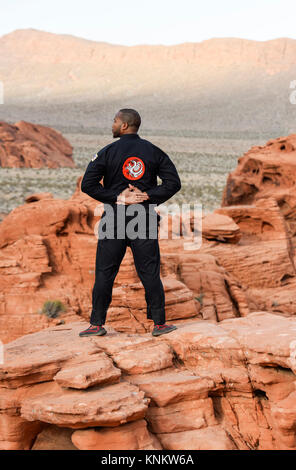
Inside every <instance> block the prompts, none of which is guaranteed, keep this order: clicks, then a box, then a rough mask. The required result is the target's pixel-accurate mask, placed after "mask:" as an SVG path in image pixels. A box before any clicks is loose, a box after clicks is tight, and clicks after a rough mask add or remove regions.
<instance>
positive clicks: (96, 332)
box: [79, 325, 107, 336]
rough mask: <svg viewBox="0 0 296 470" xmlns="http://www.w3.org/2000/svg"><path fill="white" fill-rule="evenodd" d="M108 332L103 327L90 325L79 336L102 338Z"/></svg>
mask: <svg viewBox="0 0 296 470" xmlns="http://www.w3.org/2000/svg"><path fill="white" fill-rule="evenodd" d="M106 333H107V331H106V330H105V328H104V327H103V326H101V325H90V326H89V327H88V328H87V329H86V330H84V331H81V332H80V333H79V336H102V335H105V334H106Z"/></svg>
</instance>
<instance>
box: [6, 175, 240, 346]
mask: <svg viewBox="0 0 296 470" xmlns="http://www.w3.org/2000/svg"><path fill="white" fill-rule="evenodd" d="M80 184H81V177H80V178H78V180H77V187H76V190H75V192H74V194H73V196H72V197H71V198H70V199H69V200H59V199H55V198H53V196H52V194H51V193H35V194H31V195H30V196H28V197H27V198H26V203H25V204H24V205H22V206H19V207H17V208H16V209H14V210H13V211H11V212H10V213H9V214H8V215H7V216H6V217H5V219H4V220H3V221H2V223H1V224H0V286H1V294H0V300H1V303H0V328H1V340H2V341H3V342H8V341H11V340H13V339H15V338H18V337H19V336H21V335H24V334H28V333H33V332H35V331H39V330H40V329H42V328H46V327H47V326H49V325H51V324H55V323H58V322H60V321H62V322H65V323H67V322H69V321H73V320H74V319H76V320H77V319H79V318H83V319H86V320H89V318H90V312H91V291H92V287H93V283H94V274H95V271H94V270H95V255H96V247H97V240H98V238H97V231H98V223H99V221H100V218H101V215H102V213H103V210H104V205H103V204H102V203H99V202H97V201H95V200H93V199H92V198H90V197H89V196H87V195H86V194H84V193H82V192H81V190H80ZM221 217H222V216H221ZM222 218H223V217H222ZM226 219H227V224H226V225H227V227H229V220H232V219H230V217H224V221H223V223H224V222H225V220H226ZM177 222H178V223H179V225H180V226H181V227H182V226H183V227H185V225H186V224H185V223H184V221H183V220H182V219H181V220H179V221H177ZM230 225H231V224H230ZM232 226H233V227H236V225H235V223H233V224H232ZM223 227H224V226H223V224H220V228H219V234H220V235H221V234H222V233H224V236H225V237H226V240H228V239H229V240H230V243H231V244H232V242H233V240H234V239H233V234H232V235H231V234H230V232H229V231H228V232H227V233H226V232H225V231H224V232H223V230H224V228H223ZM234 232H235V233H236V234H237V228H235V230H234ZM184 233H185V232H184ZM186 233H187V232H186ZM169 234H170V235H172V231H169ZM211 234H212V235H213V234H214V230H212V231H211ZM208 235H209V236H210V237H212V235H210V231H209V232H208ZM208 235H206V236H208ZM220 235H219V236H220ZM235 236H236V235H235ZM229 237H230V238H229ZM182 240H183V241H182ZM175 242H177V243H178V244H179V248H178V250H177V252H175ZM160 245H161V279H162V282H163V286H164V290H165V296H166V316H167V320H171V321H174V322H175V323H178V322H180V321H190V319H192V318H196V319H212V320H213V321H220V320H221V319H223V318H229V317H234V316H241V315H245V314H246V313H248V306H247V301H246V298H245V293H244V291H243V288H242V287H241V286H240V284H239V282H238V281H236V280H234V279H233V278H232V276H231V275H230V274H229V273H228V272H226V270H225V269H224V268H223V267H220V266H218V265H217V264H216V263H215V258H214V257H213V256H212V258H211V263H209V257H208V256H207V255H204V254H202V253H199V254H197V253H196V250H195V251H191V250H189V251H188V250H187V249H186V247H185V244H184V239H183V238H179V239H177V240H174V239H173V238H170V239H160ZM210 266H211V267H210ZM190 271H191V274H190ZM77 286H79V289H77ZM47 300H60V301H61V302H62V303H63V304H64V305H65V308H66V311H65V312H62V313H60V315H59V317H58V318H49V317H47V316H46V315H41V314H40V311H41V309H42V307H43V305H44V302H45V301H47ZM108 323H110V325H111V326H113V327H114V328H116V329H117V330H118V331H122V332H124V331H129V332H137V333H145V332H147V331H151V329H152V328H153V322H152V321H151V320H147V305H146V301H145V292H144V287H143V285H142V283H141V281H140V279H139V276H138V274H137V271H136V268H135V265H134V260H133V255H132V252H131V249H130V247H127V250H126V254H125V256H124V258H123V261H122V264H121V266H120V270H119V272H118V275H117V276H116V278H115V282H114V288H113V298H112V303H111V304H110V308H109V310H108Z"/></svg>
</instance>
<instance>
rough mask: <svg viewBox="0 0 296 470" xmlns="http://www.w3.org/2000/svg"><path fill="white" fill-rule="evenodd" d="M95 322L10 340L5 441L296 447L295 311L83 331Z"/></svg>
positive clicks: (0, 377)
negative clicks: (171, 326) (166, 326)
mask: <svg viewBox="0 0 296 470" xmlns="http://www.w3.org/2000/svg"><path fill="white" fill-rule="evenodd" d="M86 325H87V323H86V322H74V323H68V324H67V325H61V326H52V327H50V328H47V329H44V330H42V331H40V332H37V333H34V334H30V335H26V336H23V337H22V338H19V339H17V340H15V341H13V342H11V343H8V344H6V345H5V351H4V363H3V364H2V365H1V367H0V372H1V374H0V410H1V416H2V419H1V426H0V443H1V448H2V449H19V450H20V449H36V450H37V449H72V448H76V449H81V450H86V449H92V450H99V449H104V450H111V449H123V450H124V449H136V450H140V449H170V450H184V449H189V450H194V449H202V450H208V449H217V450H223V449H243V450H248V449H258V450H260V449H261V450H262V449H266V450H268V449H280V450H284V449H293V450H295V449H296V434H295V419H296V418H295V411H294V408H295V406H294V404H295V393H296V392H295V385H296V375H295V374H296V340H295V331H296V320H295V319H293V318H283V317H281V316H279V315H274V314H271V313H268V312H253V313H250V314H249V315H247V316H246V317H244V318H231V319H226V320H222V321H220V322H218V323H217V322H216V323H213V322H209V321H206V320H205V321H196V320H191V322H188V321H187V322H184V323H179V325H178V329H177V330H175V331H173V332H172V333H170V334H169V335H164V336H161V337H159V338H152V337H151V335H150V334H142V335H139V334H131V333H129V334H128V333H120V332H116V331H115V330H113V329H112V327H110V326H107V331H108V334H107V335H106V336H103V337H92V338H91V337H85V338H80V337H79V335H78V333H79V331H81V330H82V329H83V328H84V327H85V326H86ZM104 358H105V359H104ZM96 364H97V370H98V371H99V375H100V380H95V381H92V380H89V381H88V382H87V383H86V382H85V380H84V379H83V377H85V376H86V375H88V373H89V372H90V375H92V373H93V371H94V367H95V365H96ZM79 366H80V367H81V378H79V377H78V375H79V373H78V367H79ZM110 370H114V371H117V376H116V377H115V376H113V378H112V379H111V382H110V381H109V378H110ZM107 375H108V379H107V381H105V380H101V379H102V378H106V376H107ZM96 377H98V375H97V376H96ZM61 379H63V380H61ZM58 437H60V439H58ZM73 446H74V447H73Z"/></svg>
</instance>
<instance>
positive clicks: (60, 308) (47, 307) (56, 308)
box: [41, 300, 66, 318]
mask: <svg viewBox="0 0 296 470" xmlns="http://www.w3.org/2000/svg"><path fill="white" fill-rule="evenodd" d="M64 311H66V307H65V306H64V304H63V303H62V302H61V301H60V300H47V301H46V302H44V304H43V307H42V310H41V313H43V314H45V315H46V316H47V317H49V318H56V317H58V316H59V314H60V312H64Z"/></svg>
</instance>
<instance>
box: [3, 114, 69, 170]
mask: <svg viewBox="0 0 296 470" xmlns="http://www.w3.org/2000/svg"><path fill="white" fill-rule="evenodd" d="M0 142H1V143H0V167H10V168H11V167H13V168H24V167H26V168H42V167H48V168H59V167H69V168H74V167H75V163H74V160H73V158H72V152H73V148H72V146H71V145H70V143H69V142H68V141H67V139H65V137H63V136H62V134H61V133H60V132H59V131H57V130H55V129H52V128H51V127H46V126H41V125H40V124H33V123H30V122H26V121H19V122H16V123H15V124H8V123H6V122H4V121H2V122H0Z"/></svg>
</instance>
